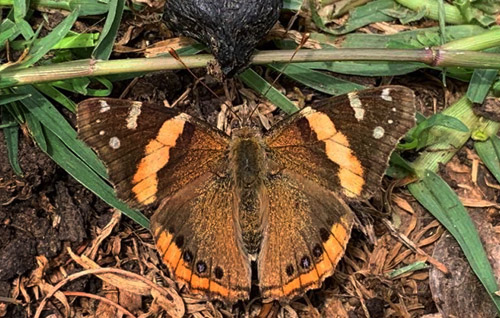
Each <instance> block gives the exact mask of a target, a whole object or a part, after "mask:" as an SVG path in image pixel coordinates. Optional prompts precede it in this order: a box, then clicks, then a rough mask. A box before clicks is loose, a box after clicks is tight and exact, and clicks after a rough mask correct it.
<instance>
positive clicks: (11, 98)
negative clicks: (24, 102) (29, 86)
mask: <svg viewBox="0 0 500 318" xmlns="http://www.w3.org/2000/svg"><path fill="white" fill-rule="evenodd" d="M2 94H4V92H2ZM28 97H30V95H29V94H5V95H0V105H5V104H9V103H12V102H15V101H18V100H21V99H25V98H28Z"/></svg>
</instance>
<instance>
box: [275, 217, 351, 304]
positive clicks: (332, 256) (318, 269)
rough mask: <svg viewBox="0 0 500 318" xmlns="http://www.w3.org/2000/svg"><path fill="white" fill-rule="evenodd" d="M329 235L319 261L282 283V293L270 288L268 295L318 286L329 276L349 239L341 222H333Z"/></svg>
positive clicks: (280, 295) (281, 295)
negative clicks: (309, 268) (307, 270)
mask: <svg viewBox="0 0 500 318" xmlns="http://www.w3.org/2000/svg"><path fill="white" fill-rule="evenodd" d="M330 231H331V233H332V234H331V235H330V237H329V238H328V241H326V242H325V243H324V244H323V255H321V256H320V259H321V260H320V261H316V262H315V265H314V267H313V268H312V269H311V270H310V271H309V272H307V273H304V274H301V275H299V276H298V277H296V278H295V279H293V280H292V281H290V282H288V283H286V284H285V285H283V294H281V293H280V291H279V290H278V289H275V290H271V291H270V295H272V296H277V297H280V298H281V297H283V296H287V295H290V294H293V292H294V291H297V290H300V289H301V288H304V287H307V286H318V287H319V285H320V284H321V282H322V279H323V278H325V277H327V276H329V275H330V274H331V273H332V272H333V271H334V270H335V266H336V265H337V263H338V261H339V260H340V258H341V257H342V255H344V248H345V245H346V244H347V241H348V240H349V235H348V233H347V230H346V228H345V227H344V226H343V225H342V224H341V223H335V224H334V225H333V226H332V228H331V229H330Z"/></svg>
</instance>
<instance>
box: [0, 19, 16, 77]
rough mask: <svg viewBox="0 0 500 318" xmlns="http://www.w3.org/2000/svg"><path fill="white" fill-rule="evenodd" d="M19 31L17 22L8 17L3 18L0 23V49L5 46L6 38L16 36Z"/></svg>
mask: <svg viewBox="0 0 500 318" xmlns="http://www.w3.org/2000/svg"><path fill="white" fill-rule="evenodd" d="M20 33H21V30H20V29H19V26H18V25H17V24H15V23H14V22H12V21H11V20H9V19H5V20H3V21H2V23H1V24H0V49H3V48H4V47H5V43H6V42H7V40H9V39H11V38H15V37H17V36H18V35H19V34H20ZM0 70H1V68H0Z"/></svg>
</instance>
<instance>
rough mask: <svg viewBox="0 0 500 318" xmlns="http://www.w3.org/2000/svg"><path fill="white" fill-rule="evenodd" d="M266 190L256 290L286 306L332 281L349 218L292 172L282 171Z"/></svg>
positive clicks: (336, 201) (334, 198)
mask: <svg viewBox="0 0 500 318" xmlns="http://www.w3.org/2000/svg"><path fill="white" fill-rule="evenodd" d="M265 185H266V189H267V193H268V194H267V196H268V198H267V200H268V209H267V211H266V217H265V221H264V226H263V233H264V234H263V237H264V241H263V242H262V246H261V252H260V254H259V257H258V273H259V284H260V290H261V293H262V296H263V297H265V298H272V299H277V300H281V301H285V302H287V301H290V300H291V299H292V298H293V297H294V296H297V295H300V294H302V293H304V292H305V291H307V290H309V289H312V288H318V287H320V286H321V283H322V282H323V280H324V279H325V278H326V277H328V276H330V275H332V273H333V271H334V270H335V267H336V265H337V263H338V261H339V260H340V258H341V257H342V256H343V255H344V250H345V246H346V244H347V242H348V240H349V236H350V233H351V227H352V217H353V214H352V212H351V210H350V209H349V207H348V206H347V204H346V203H345V202H344V201H343V200H342V198H340V197H339V196H338V195H337V194H335V193H332V192H330V191H328V190H326V189H325V188H323V187H322V186H320V185H318V184H317V183H315V182H313V181H311V180H308V179H306V178H304V177H302V176H300V175H298V174H296V173H295V172H293V171H282V172H280V173H279V174H277V175H274V176H273V177H271V178H269V179H268V180H267V182H266V184H265Z"/></svg>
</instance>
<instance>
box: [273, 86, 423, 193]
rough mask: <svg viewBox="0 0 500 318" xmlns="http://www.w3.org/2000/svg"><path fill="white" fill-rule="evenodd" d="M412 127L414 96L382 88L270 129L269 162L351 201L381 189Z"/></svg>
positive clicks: (353, 95) (308, 109) (336, 101)
mask: <svg viewBox="0 0 500 318" xmlns="http://www.w3.org/2000/svg"><path fill="white" fill-rule="evenodd" d="M414 123H415V96H414V93H413V91H412V90H410V89H408V88H405V87H402V86H385V87H381V88H374V89H367V90H363V91H359V92H352V93H349V94H346V95H341V96H336V97H332V98H329V99H326V100H323V101H321V102H320V103H317V104H316V105H313V106H312V107H306V108H304V109H303V110H301V111H300V112H298V113H296V114H295V115H293V116H291V117H290V118H289V119H287V120H285V121H283V122H282V123H279V124H278V125H277V126H276V128H275V129H271V130H270V131H269V133H268V135H267V136H266V141H267V144H268V145H269V147H270V148H271V149H272V151H271V152H270V156H271V158H272V160H273V161H276V162H278V163H279V164H280V165H282V166H286V167H287V168H288V169H292V170H294V171H296V172H297V173H299V174H302V175H306V176H308V177H309V178H310V179H311V180H313V181H315V182H318V183H320V184H321V185H323V186H324V187H326V188H327V189H329V190H331V191H338V192H339V193H341V194H342V195H343V196H344V197H345V198H347V199H349V200H359V199H366V198H369V197H370V196H371V195H372V194H373V192H374V191H375V190H376V189H377V187H379V186H380V182H381V179H382V176H383V175H384V172H385V169H386V168H387V163H388V160H389V157H390V154H391V153H392V151H393V150H394V148H395V147H396V144H397V143H398V141H399V140H400V139H401V138H402V137H403V136H404V134H405V133H406V132H407V131H408V130H409V129H410V128H411V127H412V126H413V125H414Z"/></svg>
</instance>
